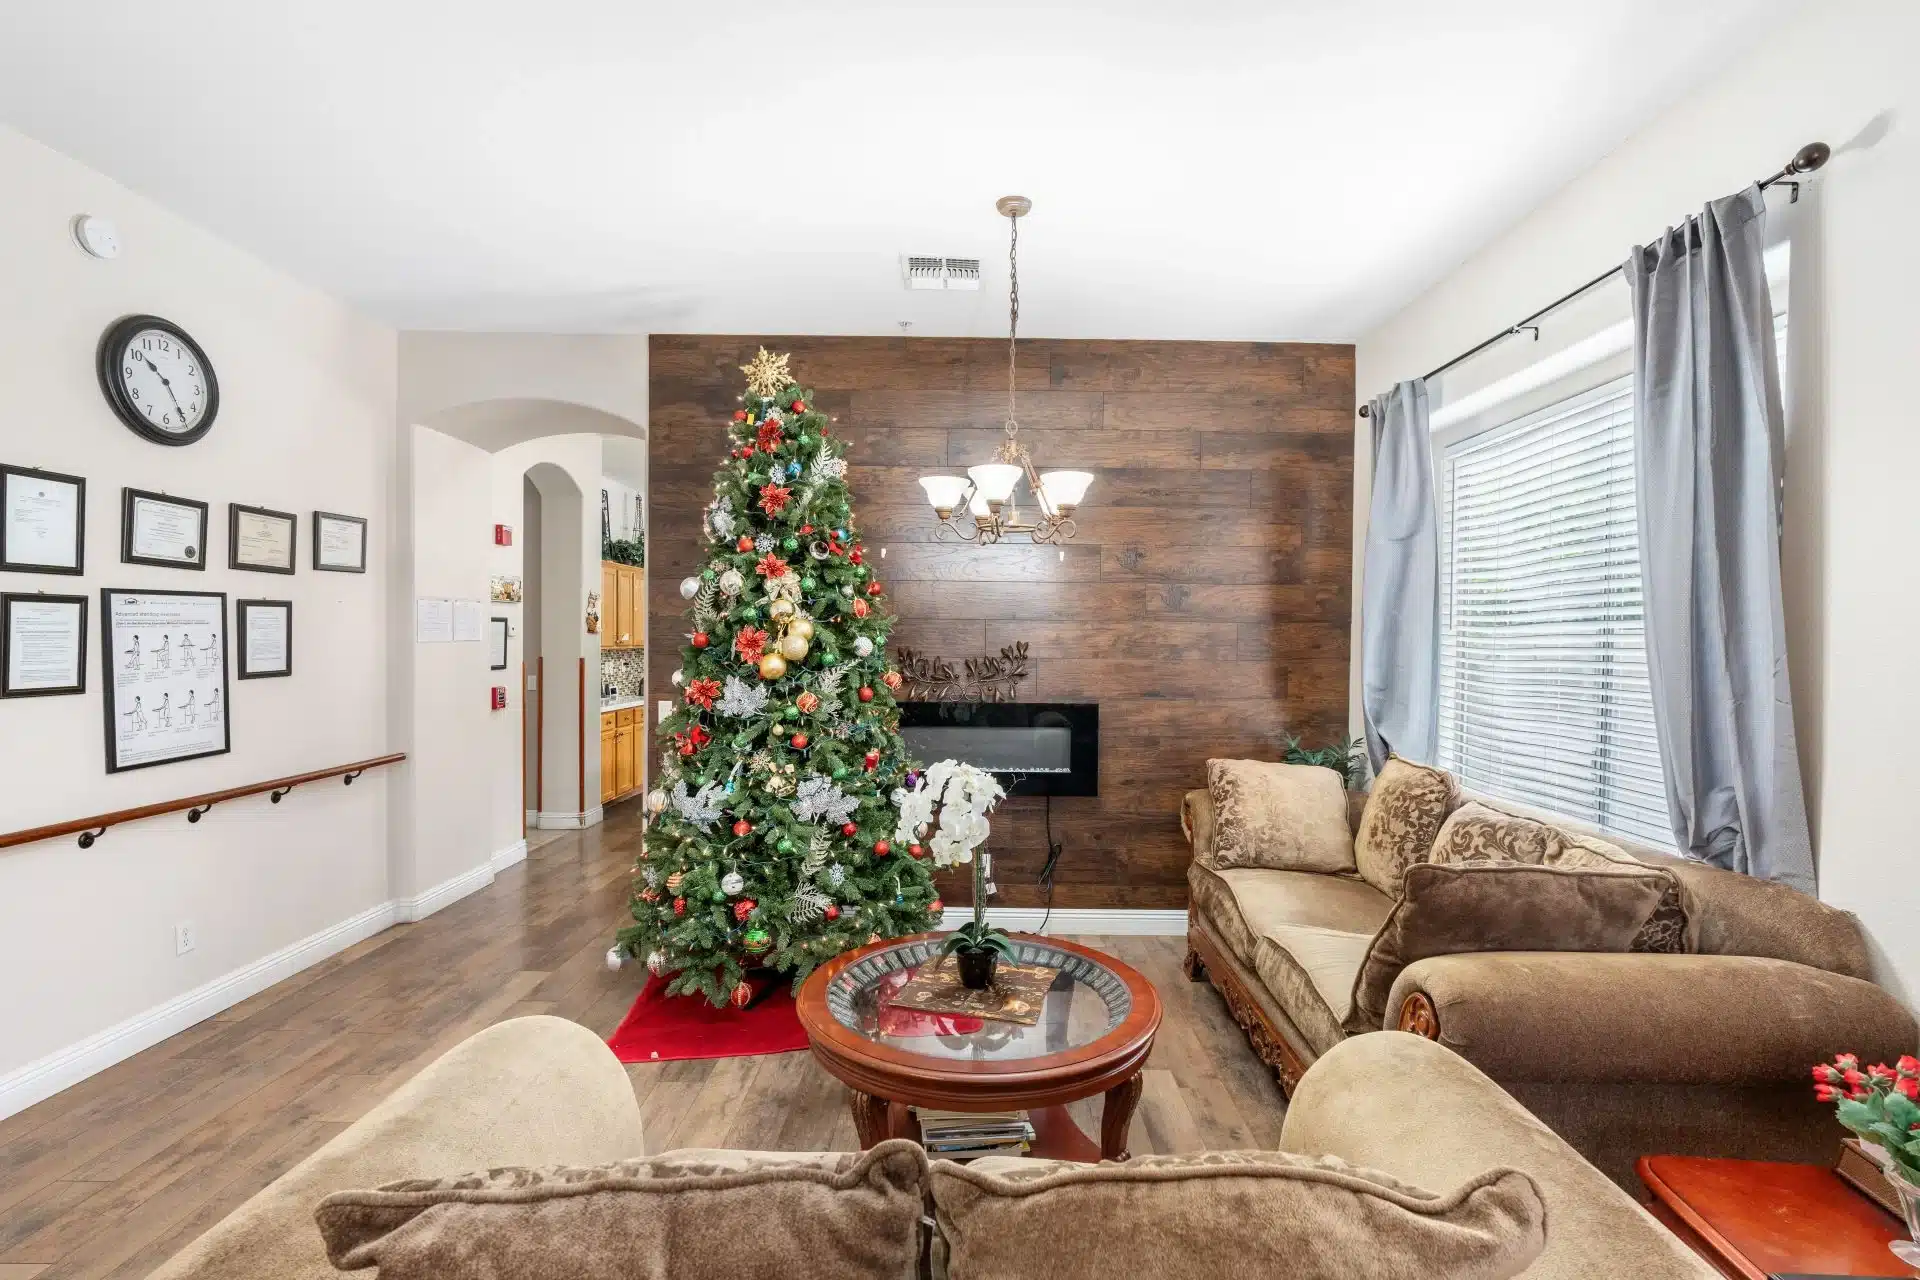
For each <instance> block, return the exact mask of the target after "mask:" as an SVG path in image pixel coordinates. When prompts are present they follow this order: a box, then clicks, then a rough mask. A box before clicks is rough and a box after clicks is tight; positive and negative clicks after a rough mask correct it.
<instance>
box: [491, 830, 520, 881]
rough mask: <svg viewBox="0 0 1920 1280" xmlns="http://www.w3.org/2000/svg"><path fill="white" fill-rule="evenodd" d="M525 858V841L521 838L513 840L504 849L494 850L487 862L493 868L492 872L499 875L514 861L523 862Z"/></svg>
mask: <svg viewBox="0 0 1920 1280" xmlns="http://www.w3.org/2000/svg"><path fill="white" fill-rule="evenodd" d="M526 860H527V842H526V841H525V840H524V839H521V840H515V841H514V842H513V843H512V844H510V845H508V846H507V847H506V848H504V849H496V850H494V853H493V856H492V857H491V858H488V859H487V864H488V865H489V866H491V867H492V868H493V874H495V875H499V874H500V873H501V872H502V871H505V870H506V869H507V868H508V867H511V866H513V865H514V864H515V863H517V862H525V861H526Z"/></svg>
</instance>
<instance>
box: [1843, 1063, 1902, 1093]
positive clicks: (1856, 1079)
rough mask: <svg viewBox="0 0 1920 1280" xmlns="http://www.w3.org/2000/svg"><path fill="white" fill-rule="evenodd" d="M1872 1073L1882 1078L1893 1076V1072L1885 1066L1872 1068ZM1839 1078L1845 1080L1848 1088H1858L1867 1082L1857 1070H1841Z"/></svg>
mask: <svg viewBox="0 0 1920 1280" xmlns="http://www.w3.org/2000/svg"><path fill="white" fill-rule="evenodd" d="M1873 1074H1874V1075H1876V1076H1879V1077H1881V1078H1883V1079H1892V1077H1893V1073H1892V1072H1890V1071H1888V1070H1887V1069H1886V1068H1885V1067H1875V1068H1873ZM1840 1078H1841V1079H1842V1080H1845V1081H1846V1082H1847V1087H1848V1088H1852V1089H1858V1088H1859V1087H1860V1086H1861V1085H1863V1084H1865V1083H1866V1082H1867V1078H1866V1077H1865V1076H1863V1075H1861V1074H1860V1073H1859V1072H1858V1071H1842V1072H1841V1073H1840Z"/></svg>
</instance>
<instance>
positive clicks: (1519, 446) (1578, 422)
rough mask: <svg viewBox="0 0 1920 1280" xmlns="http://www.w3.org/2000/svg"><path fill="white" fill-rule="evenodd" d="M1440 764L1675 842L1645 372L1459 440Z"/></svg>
mask: <svg viewBox="0 0 1920 1280" xmlns="http://www.w3.org/2000/svg"><path fill="white" fill-rule="evenodd" d="M1439 470H1440V473H1441V475H1440V485H1441V495H1440V505H1441V516H1442V521H1443V527H1442V530H1441V543H1440V558H1441V563H1440V576H1441V602H1440V613H1441V616H1440V764H1441V765H1442V766H1443V767H1444V768H1446V769H1448V770H1450V771H1452V772H1453V773H1454V775H1455V776H1456V777H1458V778H1460V779H1461V781H1463V782H1464V783H1465V784H1466V785H1467V786H1469V787H1472V788H1474V789H1476V790H1481V791H1485V792H1488V793H1490V794H1493V795H1500V796H1506V797H1508V798H1511V799H1514V800H1519V801H1522V802H1524V803H1527V804H1533V805H1537V806H1539V807H1541V808H1543V809H1549V810H1552V811H1553V812H1555V813H1560V814H1565V815H1566V816H1568V817H1571V818H1577V819H1581V820H1584V821H1587V822H1590V823H1592V824H1594V825H1595V826H1598V827H1601V828H1603V829H1605V830H1610V831H1616V832H1620V833H1621V834H1624V835H1629V836H1632V837H1634V838H1636V839H1639V840H1643V841H1646V842H1649V843H1654V844H1658V845H1660V846H1662V847H1667V848H1671V847H1672V844H1673V836H1672V833H1671V831H1670V830H1669V828H1668V824H1667V804H1666V792H1665V789H1664V786H1663V784H1662V782H1661V777H1660V753H1659V747H1658V745H1657V744H1656V742H1655V740H1654V729H1653V706H1652V701H1651V698H1650V694H1649V689H1648V683H1647V658H1646V645H1645V640H1644V635H1643V631H1642V625H1641V594H1640V550H1639V536H1638V531H1637V529H1636V526H1635V518H1634V501H1633V496H1634V480H1633V380H1632V378H1630V377H1628V378H1621V379H1619V380H1617V381H1614V382H1610V383H1608V384H1606V385H1605V386H1602V387H1599V388H1597V389H1595V390H1593V391H1590V392H1587V393H1584V394H1582V395H1579V396H1575V397H1573V398H1572V399H1570V400H1566V401H1563V402H1561V403H1559V404H1557V405H1554V406H1552V407H1550V408H1548V409H1546V410H1543V411H1541V412H1539V413H1536V414H1533V415H1530V416H1528V417H1525V418H1522V419H1520V420H1518V421H1516V422H1512V423H1509V424H1507V425H1505V426H1501V427H1496V428H1494V429H1492V430H1490V431H1486V432H1482V433H1480V434H1478V435H1475V436H1473V437H1471V438H1469V439H1466V440H1463V441H1461V442H1459V443H1457V444H1454V445H1452V446H1450V447H1448V448H1446V449H1445V450H1444V452H1443V453H1442V454H1441V459H1440V466H1439Z"/></svg>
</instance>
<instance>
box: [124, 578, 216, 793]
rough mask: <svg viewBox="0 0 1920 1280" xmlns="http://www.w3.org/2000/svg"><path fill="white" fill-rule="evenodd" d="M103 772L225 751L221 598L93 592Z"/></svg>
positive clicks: (179, 593) (181, 593) (193, 594)
mask: <svg viewBox="0 0 1920 1280" xmlns="http://www.w3.org/2000/svg"><path fill="white" fill-rule="evenodd" d="M100 672H101V675H102V676H104V677H105V679H104V681H103V683H104V684H105V686H106V687H105V690H104V693H105V696H104V697H102V698H101V699H100V703H101V707H102V708H103V710H104V713H105V717H106V730H107V772H108V773H121V772H124V771H125V770H128V769H146V768H150V767H151V766H153V765H156V764H171V763H173V762H174V761H176V760H197V759H199V758H200V757H201V756H217V755H221V754H223V753H225V752H227V751H231V750H232V749H233V738H232V735H231V734H230V733H229V731H228V725H227V703H228V697H227V693H228V690H227V594H226V592H224V591H124V590H119V589H116V588H113V587H106V588H103V589H102V590H101V592H100Z"/></svg>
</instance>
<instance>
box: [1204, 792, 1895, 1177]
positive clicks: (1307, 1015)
mask: <svg viewBox="0 0 1920 1280" xmlns="http://www.w3.org/2000/svg"><path fill="white" fill-rule="evenodd" d="M1467 800H1475V801H1478V802H1479V803H1481V804H1483V805H1486V806H1487V807H1489V808H1493V809H1497V810H1500V811H1502V812H1504V813H1508V814H1513V815H1516V816H1520V817H1526V818H1532V819H1534V820H1535V821H1542V822H1547V823H1549V824H1552V825H1555V826H1557V827H1559V828H1561V829H1563V830H1565V831H1568V832H1573V833H1578V834H1580V835H1582V836H1587V837H1591V836H1593V835H1595V834H1597V833H1595V832H1594V831H1593V830H1592V829H1591V828H1586V827H1583V826H1581V825H1580V824H1577V823H1570V822H1566V821H1565V820H1563V819H1559V818H1557V817H1554V816H1552V815H1547V814H1542V813H1541V812H1539V811H1538V810H1533V809H1528V808H1526V807H1524V806H1519V805H1514V804H1511V803H1509V802H1506V801H1502V800H1497V799H1493V798H1491V797H1487V796H1481V795H1475V794H1473V793H1471V792H1466V791H1464V790H1463V791H1461V792H1460V793H1459V801H1458V803H1465V802H1466V801H1467ZM1365 803H1366V797H1365V796H1364V795H1359V794H1354V795H1350V796H1349V803H1348V824H1349V827H1350V829H1352V830H1355V831H1357V830H1358V829H1359V827H1360V823H1361V816H1362V813H1363V810H1364V805H1365ZM1181 822H1182V826H1183V828H1184V829H1185V830H1186V832H1187V835H1188V839H1189V840H1190V841H1191V843H1192V846H1193V863H1192V865H1191V867H1190V868H1189V871H1188V876H1187V883H1188V887H1189V891H1190V906H1189V909H1188V931H1187V941H1188V955H1187V972H1188V976H1189V977H1190V978H1193V979H1194V980H1196V981H1197V980H1200V979H1202V978H1203V977H1204V978H1207V979H1210V980H1211V981H1212V982H1213V984H1214V986H1215V987H1217V988H1218V989H1219V990H1220V992H1221V994H1222V995H1223V996H1224V997H1225V998H1226V1002H1227V1004H1228V1006H1229V1007H1230V1008H1231V1009H1232V1011H1233V1014H1234V1017H1235V1019H1236V1020H1238V1021H1239V1023H1240V1024H1241V1026H1242V1027H1244V1028H1245V1029H1246V1031H1247V1034H1248V1036H1249V1038H1250V1039H1251V1040H1252V1042H1253V1045H1254V1048H1255V1050H1256V1051H1257V1052H1258V1053H1259V1054H1260V1056H1261V1058H1262V1059H1263V1060H1264V1061H1266V1062H1267V1063H1268V1064H1269V1065H1271V1066H1272V1067H1273V1068H1274V1070H1275V1072H1276V1073H1277V1074H1278V1076H1279V1079H1280V1083H1281V1086H1282V1088H1283V1089H1285V1090H1286V1091H1287V1092H1288V1093H1289V1095H1291V1094H1292V1093H1293V1091H1294V1089H1295V1087H1296V1085H1297V1083H1298V1081H1299V1080H1300V1079H1301V1077H1302V1076H1303V1075H1304V1074H1305V1073H1306V1071H1307V1070H1308V1069H1309V1068H1310V1067H1311V1066H1312V1065H1313V1063H1314V1062H1315V1061H1316V1060H1317V1059H1319V1058H1320V1057H1321V1056H1322V1055H1323V1054H1326V1053H1328V1052H1330V1051H1331V1050H1333V1049H1335V1048H1336V1047H1337V1046H1339V1045H1340V1044H1341V1043H1342V1042H1343V1041H1346V1040H1348V1039H1349V1038H1350V1037H1349V1031H1347V1030H1343V1028H1342V1024H1343V1023H1347V1024H1348V1026H1351V1025H1352V1018H1351V1017H1350V1015H1351V1012H1352V995H1353V991H1354V979H1355V975H1356V974H1357V973H1358V971H1359V970H1360V968H1361V965H1362V963H1363V961H1364V960H1365V957H1366V955H1367V952H1368V950H1369V947H1370V944H1371V943H1372V941H1373V938H1374V935H1375V933H1376V931H1378V930H1379V929H1380V928H1381V926H1382V925H1383V923H1385V922H1386V920H1387V918H1388V915H1389V913H1390V912H1391V911H1392V910H1393V907H1394V902H1393V900H1392V899H1390V898H1389V897H1388V896H1387V895H1386V894H1384V893H1382V892H1380V891H1379V890H1377V889H1375V888H1374V887H1373V886H1372V885H1370V884H1368V883H1367V882H1366V881H1365V880H1363V879H1361V878H1360V877H1359V876H1358V875H1355V874H1320V873H1315V872H1307V871H1281V870H1267V869H1257V868H1222V867H1220V866H1218V865H1217V864H1216V862H1215V860H1214V858H1213V856H1212V851H1213V842H1214V810H1213V802H1212V800H1211V798H1210V794H1209V792H1208V791H1207V790H1204V789H1202V790H1195V791H1190V792H1188V793H1187V795H1186V799H1185V802H1184V804H1183V806H1182V814H1181ZM1604 839H1605V840H1606V841H1608V842H1610V843H1611V844H1613V845H1616V846H1619V847H1620V848H1622V849H1624V850H1625V851H1626V852H1627V853H1628V854H1630V855H1632V856H1633V858H1635V859H1637V860H1639V861H1641V862H1644V863H1649V864H1652V865H1655V866H1659V867H1663V868H1667V869H1669V870H1671V871H1672V873H1673V874H1674V875H1675V876H1676V877H1678V879H1679V880H1680V882H1681V884H1682V886H1683V888H1684V890H1685V892H1686V896H1687V898H1688V900H1689V903H1690V914H1691V915H1692V917H1693V921H1692V926H1693V927H1692V935H1693V937H1694V939H1695V940H1694V941H1693V943H1692V945H1691V947H1690V953H1689V954H1678V955H1657V954H1646V953H1638V952H1634V953H1618V954H1592V953H1574V952H1558V951H1555V952H1541V951H1526V952H1521V951H1503V952H1480V953H1477V954H1466V955H1445V956H1434V957H1430V958H1427V959H1422V960H1417V961H1415V962H1414V963H1412V964H1409V965H1408V966H1407V967H1406V968H1405V969H1403V970H1401V971H1400V974H1399V977H1398V978H1397V979H1396V980H1395V981H1394V983H1393V986H1392V990H1391V993H1390V994H1389V995H1388V997H1387V1002H1386V1017H1385V1019H1384V1021H1383V1026H1384V1027H1386V1028H1398V1029H1400V1030H1405V1031H1411V1032H1413V1033H1415V1034H1417V1035H1420V1036H1424V1037H1426V1038H1427V1039H1430V1040H1436V1041H1438V1042H1439V1043H1440V1044H1442V1045H1444V1046H1446V1047H1447V1048H1449V1049H1452V1050H1453V1051H1454V1052H1455V1053H1458V1054H1459V1055H1461V1056H1462V1057H1464V1058H1466V1059H1467V1060H1468V1061H1470V1062H1472V1063H1473V1064H1474V1065H1475V1066H1477V1067H1479V1068H1480V1069H1481V1070H1482V1071H1484V1072H1486V1073H1487V1074H1488V1075H1489V1076H1491V1077H1492V1078H1493V1079H1494V1080H1495V1081H1497V1082H1498V1083H1499V1084H1500V1086H1501V1087H1502V1088H1503V1089H1505V1090H1506V1091H1507V1092H1508V1093H1509V1094H1511V1095H1513V1096H1514V1097H1515V1098H1517V1099H1519V1101H1520V1102H1521V1103H1522V1104H1524V1105H1525V1106H1526V1107H1527V1108H1528V1109H1529V1110H1531V1111H1532V1112H1533V1113H1534V1114H1535V1115H1537V1116H1539V1117H1540V1118H1541V1119H1542V1120H1544V1121H1545V1122H1546V1123H1547V1124H1548V1125H1550V1126H1551V1127H1552V1128H1553V1130H1554V1131H1555V1132H1556V1133H1558V1134H1559V1135H1560V1136H1561V1137H1562V1138H1564V1139H1566V1140H1567V1141H1568V1142H1569V1143H1571V1144H1572V1145H1573V1147H1574V1149H1575V1150H1577V1151H1579V1152H1580V1153H1581V1155H1583V1156H1585V1157H1586V1158H1587V1159H1588V1160H1590V1161H1592V1162H1593V1163H1594V1164H1595V1165H1597V1166H1598V1167H1599V1168H1600V1169H1601V1170H1602V1171H1603V1172H1605V1173H1606V1174H1607V1175H1608V1176H1609V1177H1611V1178H1613V1179H1614V1181H1615V1182H1617V1183H1619V1184H1620V1185H1622V1186H1623V1187H1629V1188H1634V1187H1636V1186H1637V1182H1636V1180H1635V1178H1634V1174H1633V1163H1634V1161H1635V1159H1637V1158H1638V1157H1639V1156H1641V1155H1644V1154H1649V1153H1655V1152H1668V1153H1678V1154H1693V1155H1724V1156H1739V1157H1745V1158H1750V1159H1767V1160H1794V1161H1806V1162H1813V1163H1828V1162H1831V1161H1832V1160H1833V1158H1834V1157H1835V1155H1836V1153H1837V1149H1838V1142H1839V1137H1840V1134H1839V1130H1838V1128H1837V1127H1836V1125H1835V1124H1834V1120H1833V1116H1832V1114H1831V1110H1830V1109H1829V1108H1826V1107H1822V1106H1819V1105H1818V1104H1816V1103H1815V1102H1814V1100H1813V1097H1812V1093H1811V1091H1810V1089H1809V1088H1808V1074H1807V1073H1808V1068H1809V1067H1810V1065H1811V1064H1812V1063H1814V1062H1816V1061H1819V1060H1821V1059H1824V1058H1828V1057H1830V1056H1832V1055H1833V1054H1834V1053H1837V1052H1842V1051H1854V1052H1857V1053H1860V1054H1861V1055H1863V1057H1864V1058H1865V1059H1866V1060H1868V1061H1876V1060H1880V1059H1885V1060H1886V1061H1889V1062H1891V1061H1892V1060H1893V1059H1894V1057H1896V1056H1897V1055H1899V1054H1902V1053H1908V1052H1913V1051H1914V1050H1915V1044H1916V1028H1915V1023H1914V1019H1913V1016H1912V1014H1911V1013H1909V1012H1908V1011H1907V1009H1905V1008H1904V1007H1903V1006H1902V1005H1901V1004H1900V1003H1899V1002H1898V1001H1896V1000H1895V999H1894V998H1893V997H1892V996H1891V995H1889V994H1888V993H1887V992H1886V991H1884V990H1883V989H1881V988H1880V987H1879V986H1877V985H1875V983H1874V982H1873V980H1872V972H1871V962H1870V957H1869V954H1868V949H1867V944H1866V940H1865V937H1864V936H1863V934H1862V932H1861V929H1860V925H1859V921H1858V920H1856V919H1855V918H1854V916H1853V915H1852V914H1851V913H1849V912H1845V911H1841V910H1838V909H1837V908H1834V907H1830V906H1827V905H1826V904H1824V903H1822V902H1820V901H1818V900H1817V899H1815V898H1812V897H1809V896H1808V895H1806V894H1803V893H1800V892H1798V891H1796V890H1793V889H1790V888H1787V887H1786V886H1784V885H1780V884H1775V883H1771V882H1768V881H1763V880H1755V879H1753V878H1751V877H1748V876H1744V875H1739V874H1736V873H1733V872H1729V871H1722V870H1720V869H1718V868H1715V867H1710V866H1706V865H1704V864H1701V863H1698V862H1693V861H1689V860H1685V859H1681V858H1678V857H1675V856H1673V855H1671V854H1665V853H1662V852H1660V851H1658V850H1655V849H1652V848H1648V847H1646V846H1644V845H1638V844H1635V843H1633V842H1630V841H1623V840H1622V839H1620V838H1619V837H1618V836H1615V835H1612V834H1608V835H1606V836H1605V837H1604Z"/></svg>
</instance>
